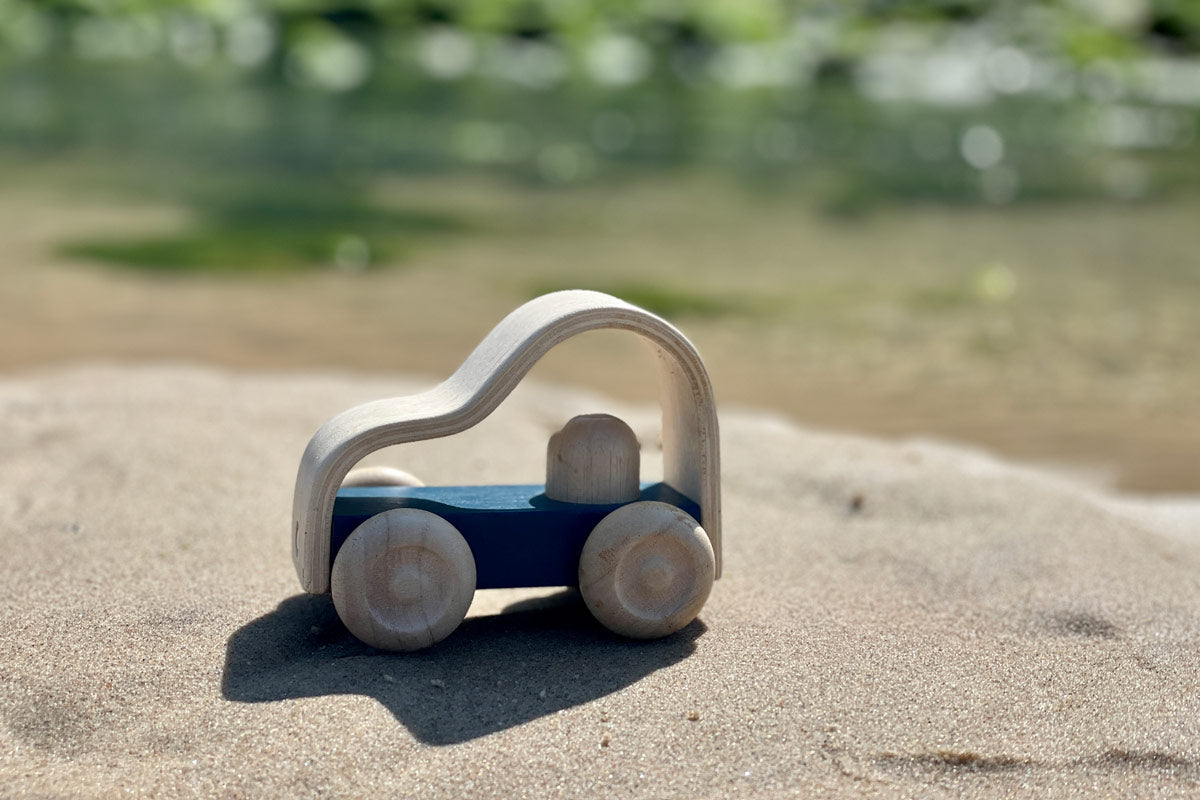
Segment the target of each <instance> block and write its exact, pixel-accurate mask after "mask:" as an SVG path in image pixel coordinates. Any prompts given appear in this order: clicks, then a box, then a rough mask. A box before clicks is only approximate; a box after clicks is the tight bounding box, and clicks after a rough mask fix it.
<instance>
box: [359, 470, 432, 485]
mask: <svg viewBox="0 0 1200 800" xmlns="http://www.w3.org/2000/svg"><path fill="white" fill-rule="evenodd" d="M424 485H425V482H424V481H422V480H421V479H420V478H418V477H416V476H415V475H413V474H412V473H409V472H405V471H404V470H402V469H396V468H395V467H355V468H354V469H352V470H350V472H349V474H347V475H346V477H345V478H344V479H343V480H342V486H345V487H359V486H424Z"/></svg>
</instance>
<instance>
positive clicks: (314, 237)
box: [61, 178, 466, 274]
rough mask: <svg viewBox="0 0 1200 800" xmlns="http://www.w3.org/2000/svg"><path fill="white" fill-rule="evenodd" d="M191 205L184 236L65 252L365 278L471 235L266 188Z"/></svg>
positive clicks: (204, 197)
mask: <svg viewBox="0 0 1200 800" xmlns="http://www.w3.org/2000/svg"><path fill="white" fill-rule="evenodd" d="M260 180H262V178H260ZM192 205H193V206H194V207H196V208H198V209H199V211H200V215H201V216H200V219H199V221H198V222H197V223H196V224H195V225H194V226H192V227H190V228H189V229H187V230H185V231H183V232H181V233H178V234H170V235H155V236H144V237H130V238H125V239H107V238H94V239H86V240H80V241H73V242H68V243H66V244H64V245H63V247H62V248H61V251H62V253H63V254H64V255H67V256H70V257H74V258H83V259H89V260H96V261H102V262H105V263H109V264H114V265H118V266H127V267H134V268H138V269H143V270H149V271H154V272H161V273H193V272H195V273H198V272H217V273H229V274H252V273H284V272H293V271H296V270H309V269H318V268H329V267H333V268H337V269H342V270H347V271H360V270H364V269H369V268H372V267H375V266H378V265H380V264H389V263H395V262H396V261H399V260H402V259H403V258H404V257H405V256H406V255H407V254H408V252H409V251H410V250H411V249H412V247H413V246H415V245H416V244H417V243H419V242H421V241H424V240H425V239H426V238H428V237H429V236H431V235H438V234H448V233H453V232H461V231H463V230H464V229H465V227H466V226H465V225H464V224H463V223H462V222H461V221H460V220H458V219H456V218H454V217H451V216H449V215H445V214H438V213H432V212H428V211H402V210H394V209H384V208H377V207H374V206H371V205H368V204H366V203H364V202H363V201H361V200H360V199H358V198H357V197H355V196H353V195H351V194H348V193H346V192H338V191H335V190H329V189H328V188H325V189H324V190H322V188H321V187H319V186H314V185H301V186H296V185H294V184H293V185H291V186H289V185H288V184H286V183H282V184H281V183H275V184H272V183H270V182H268V181H265V180H264V181H263V182H262V183H257V182H251V183H250V184H248V185H241V186H238V187H236V188H231V187H229V186H228V185H222V184H221V183H218V184H217V185H216V186H215V187H214V186H210V187H208V188H207V191H204V192H201V195H200V196H199V197H195V198H192Z"/></svg>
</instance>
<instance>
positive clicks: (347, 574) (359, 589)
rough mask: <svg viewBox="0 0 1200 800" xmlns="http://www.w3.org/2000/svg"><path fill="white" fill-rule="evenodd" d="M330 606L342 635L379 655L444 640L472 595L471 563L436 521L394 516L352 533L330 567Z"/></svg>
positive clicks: (454, 534)
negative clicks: (375, 649) (346, 631)
mask: <svg viewBox="0 0 1200 800" xmlns="http://www.w3.org/2000/svg"><path fill="white" fill-rule="evenodd" d="M330 583H331V586H332V590H333V605H334V606H335V607H336V608H337V612H338V616H339V617H341V619H342V622H343V623H345V625H346V627H347V628H348V629H349V630H350V632H351V633H353V634H354V635H355V636H357V637H358V638H359V639H361V640H362V641H364V642H366V643H367V644H369V645H371V646H372V647H378V648H380V649H382V650H420V649H422V648H425V647H429V646H430V645H432V644H435V643H437V642H440V641H441V640H442V639H445V638H446V637H447V636H449V635H450V634H451V633H453V632H454V629H455V628H457V627H458V625H459V623H460V622H462V621H463V618H464V617H465V616H466V615H467V609H468V608H470V607H471V598H472V597H474V595H475V559H474V557H473V556H472V555H471V548H470V547H469V546H468V545H467V542H466V540H465V539H463V537H462V534H460V533H459V532H458V530H456V529H455V527H454V526H453V525H451V524H450V523H449V522H447V521H446V520H444V519H442V518H441V517H439V516H438V515H437V514H432V513H430V512H428V511H422V510H420V509H416V508H396V509H392V510H390V511H385V512H383V513H382V514H376V515H375V516H373V517H371V518H370V519H368V520H367V521H366V522H364V523H363V524H362V525H359V526H358V528H357V529H355V531H354V533H352V534H351V535H350V538H349V539H347V540H346V543H345V544H344V545H342V549H341V550H339V551H338V555H337V558H336V559H335V560H334V562H333V572H332V575H331V576H330Z"/></svg>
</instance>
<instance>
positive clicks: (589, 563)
mask: <svg viewBox="0 0 1200 800" xmlns="http://www.w3.org/2000/svg"><path fill="white" fill-rule="evenodd" d="M715 572H716V559H715V558H714V556H713V549H712V544H711V543H710V542H709V540H708V534H706V533H705V532H704V529H703V528H701V527H700V525H699V523H697V522H696V520H694V519H692V518H691V517H690V516H689V515H688V514H686V513H685V512H683V511H681V510H680V509H678V508H676V507H675V506H672V505H669V504H667V503H659V502H655V501H642V502H638V503H630V504H629V505H627V506H622V507H621V508H618V509H617V510H616V511H613V512H612V513H611V514H609V515H608V516H607V517H605V518H604V519H602V520H601V521H600V524H599V525H597V526H596V527H595V529H594V530H593V531H592V533H591V535H589V536H588V539H587V541H586V542H585V543H584V545H583V554H582V556H581V557H580V559H579V591H580V593H581V594H582V595H583V600H584V602H585V603H587V607H588V608H589V609H590V610H591V612H592V615H593V616H595V617H596V619H598V620H599V621H600V623H601V624H602V625H604V627H606V628H608V629H609V630H611V631H613V632H614V633H619V634H622V635H624V636H630V637H633V638H637V639H653V638H656V637H659V636H666V635H667V634H670V633H674V632H675V631H677V630H679V629H680V628H682V627H684V626H685V625H687V624H688V623H689V622H691V621H692V620H693V619H695V618H696V615H697V614H699V613H700V609H701V608H702V607H703V606H704V601H706V600H707V599H708V593H709V592H710V591H711V590H712V585H713V579H714V576H715Z"/></svg>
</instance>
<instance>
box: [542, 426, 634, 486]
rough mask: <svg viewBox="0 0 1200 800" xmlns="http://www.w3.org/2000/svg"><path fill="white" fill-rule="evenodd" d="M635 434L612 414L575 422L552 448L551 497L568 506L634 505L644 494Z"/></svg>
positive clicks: (551, 443)
mask: <svg viewBox="0 0 1200 800" xmlns="http://www.w3.org/2000/svg"><path fill="white" fill-rule="evenodd" d="M640 471H641V453H640V452H639V449H638V440H637V435H636V434H635V433H634V432H633V429H632V428H630V427H629V426H628V425H626V424H625V423H624V422H622V421H621V420H620V419H618V418H617V417H614V416H613V415H612V414H581V415H579V416H577V417H573V418H571V420H570V421H569V422H567V424H566V425H564V426H563V428H562V430H560V431H558V432H557V433H555V434H554V435H553V436H551V437H550V441H549V443H548V444H547V445H546V496H547V497H549V498H550V499H551V500H561V501H563V502H564V503H631V502H633V501H634V500H637V498H638V495H639V494H641V492H642V488H641V484H640V482H639V480H638V476H639V475H640Z"/></svg>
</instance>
